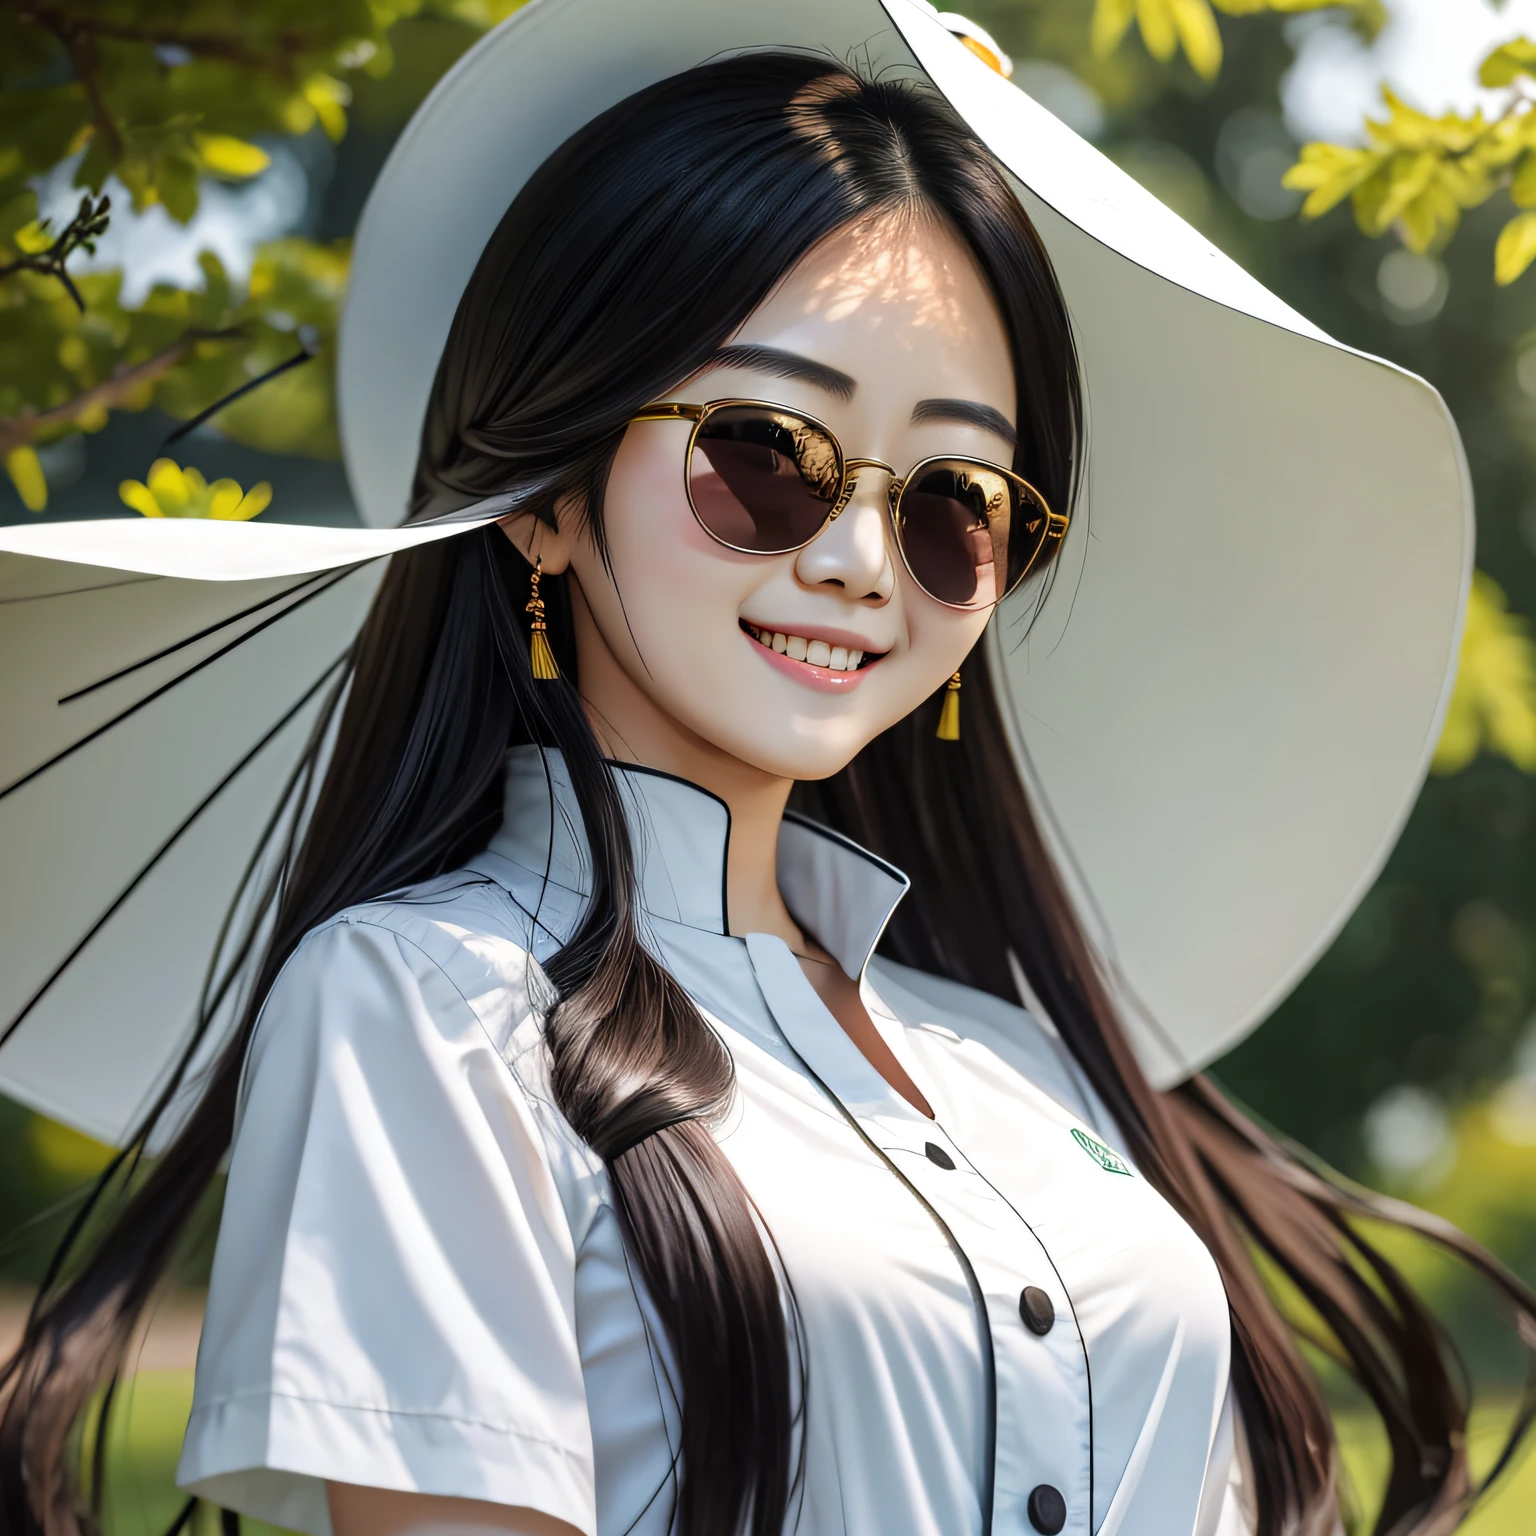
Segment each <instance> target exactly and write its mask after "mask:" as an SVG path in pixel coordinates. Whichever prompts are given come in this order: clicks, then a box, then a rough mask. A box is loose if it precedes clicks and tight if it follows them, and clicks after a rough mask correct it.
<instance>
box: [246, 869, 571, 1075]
mask: <svg viewBox="0 0 1536 1536" xmlns="http://www.w3.org/2000/svg"><path fill="white" fill-rule="evenodd" d="M530 938H531V934H530V931H529V925H528V923H527V922H526V920H525V919H524V915H523V914H522V912H521V910H520V909H519V908H518V907H517V906H516V904H515V903H514V902H513V901H511V900H510V899H509V897H508V896H507V893H506V892H505V891H504V890H503V889H502V888H501V887H499V886H497V885H495V884H494V882H492V881H489V880H487V879H486V878H484V877H483V876H480V875H477V874H474V873H472V872H458V873H455V874H452V875H445V876H442V877H441V878H439V879H436V880H431V881H426V882H423V883H422V884H420V885H416V886H412V887H410V888H408V889H406V890H403V891H398V892H393V893H391V894H390V895H389V896H387V897H384V898H382V899H379V900H376V901H369V902H363V903H359V904H357V905H355V906H351V907H347V908H345V909H344V910H342V911H341V912H338V913H336V914H335V915H334V916H332V917H330V918H328V919H327V920H326V921H325V922H323V923H320V924H318V925H316V926H315V927H314V928H312V929H311V930H310V931H309V932H308V933H307V934H305V935H304V937H303V938H302V939H301V940H300V941H299V943H298V944H297V945H296V946H295V948H294V950H293V953H292V954H290V955H289V956H288V958H287V960H286V961H285V962H284V964H283V967H282V969H281V970H280V971H279V973H278V975H277V978H276V979H275V981H274V982H273V984H272V987H271V989H270V991H269V992H268V994H267V997H266V999H265V1000H264V1002H263V1005H262V1010H261V1017H260V1020H259V1022H258V1025H257V1029H256V1033H255V1036H254V1038H253V1040H252V1044H251V1050H250V1059H249V1061H248V1064H247V1071H248V1073H249V1071H250V1070H251V1068H252V1067H253V1066H254V1065H255V1064H256V1063H257V1062H258V1061H259V1060H260V1058H261V1056H262V1055H263V1054H264V1053H265V1052H266V1051H268V1050H269V1049H271V1048H272V1047H273V1044H274V1042H275V1040H276V1039H277V1038H278V1037H283V1038H284V1039H285V1040H286V1041H287V1042H288V1043H289V1044H290V1045H291V1044H292V1043H293V1042H294V1038H295V1037H296V1036H297V1037H304V1038H309V1039H311V1040H313V1039H315V1038H318V1037H319V1036H322V1035H327V1036H335V1035H342V1036H346V1037H355V1039H356V1042H357V1046H358V1048H359V1049H361V1050H364V1051H367V1052H374V1051H378V1050H386V1049H387V1050H396V1049H399V1048H400V1046H401V1045H402V1044H403V1043H404V1042H405V1041H407V1040H414V1041H415V1042H416V1044H417V1045H418V1046H420V1045H422V1044H424V1043H426V1041H427V1040H428V1039H429V1038H430V1039H431V1040H433V1041H434V1042H441V1043H443V1044H453V1043H460V1044H462V1043H465V1042H466V1040H467V1039H468V1038H474V1039H475V1041H476V1043H478V1044H483V1045H487V1046H489V1047H490V1048H491V1049H492V1050H493V1051H494V1052H495V1053H496V1054H497V1055H499V1056H501V1057H502V1058H503V1060H505V1061H507V1062H508V1063H509V1064H510V1063H511V1062H512V1061H513V1060H514V1059H515V1058H516V1057H518V1056H520V1055H523V1054H525V1053H526V1052H527V1050H528V1049H529V1047H530V1046H531V1045H532V1044H535V1043H536V1042H537V1041H538V1040H539V1039H540V1038H541V1030H540V1020H541V1019H542V1016H543V1013H544V1012H545V1011H546V1010H547V1008H548V1007H549V1004H550V1003H551V1002H552V1001H553V988H552V987H551V985H550V983H549V981H548V980H547V978H546V977H545V976H544V974H543V971H542V970H541V969H540V967H539V964H538V962H537V960H536V959H535V958H534V956H533V954H532V952H531V950H530Z"/></svg>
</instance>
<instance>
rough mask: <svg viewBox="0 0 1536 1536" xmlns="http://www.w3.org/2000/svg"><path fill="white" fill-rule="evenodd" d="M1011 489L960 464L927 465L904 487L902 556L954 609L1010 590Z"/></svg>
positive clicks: (982, 470)
mask: <svg viewBox="0 0 1536 1536" xmlns="http://www.w3.org/2000/svg"><path fill="white" fill-rule="evenodd" d="M1013 502H1014V490H1013V486H1012V485H1011V484H1010V482H1009V481H1008V480H1007V479H1005V478H1004V477H1003V476H1002V475H1000V474H998V473H997V471H996V470H994V469H989V468H988V467H987V466H985V465H982V464H973V463H970V462H968V461H966V460H964V459H944V460H938V461H936V462H934V463H931V464H928V465H927V466H925V467H924V468H923V469H922V470H921V471H920V472H919V473H918V474H917V475H915V476H914V477H913V478H912V479H911V480H909V481H908V482H907V484H906V485H905V486H904V487H903V489H902V493H901V503H900V509H899V511H900V526H901V545H902V552H903V553H904V554H905V556H906V558H907V565H908V567H909V568H910V569H911V572H912V575H913V577H914V578H915V579H916V581H917V582H918V583H919V585H920V586H921V587H922V588H923V590H924V591H925V592H927V593H928V594H929V595H930V596H931V597H936V598H938V600H939V601H940V602H941V603H952V604H955V605H956V606H957V607H966V608H973V607H983V606H986V605H987V604H990V603H995V602H996V601H997V600H998V599H999V598H1000V597H1001V596H1002V595H1003V593H1004V591H1006V590H1007V581H1008V577H1007V572H1008V535H1009V530H1010V527H1011V522H1012V510H1013Z"/></svg>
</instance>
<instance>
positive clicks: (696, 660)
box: [508, 217, 1014, 779]
mask: <svg viewBox="0 0 1536 1536" xmlns="http://www.w3.org/2000/svg"><path fill="white" fill-rule="evenodd" d="M728 397H735V398H744V399H751V400H763V401H771V402H773V403H775V404H781V405H784V406H787V407H790V408H793V409H795V410H799V411H803V412H806V413H808V414H809V415H811V416H814V417H817V418H819V419H820V420H821V421H822V422H824V423H825V424H826V425H827V426H829V427H830V428H831V429H832V431H833V432H834V433H835V434H836V436H837V438H838V440H839V441H840V442H841V443H842V445H843V451H844V453H845V454H846V455H847V456H848V457H850V458H861V459H879V460H883V461H884V462H885V463H888V464H891V465H894V466H895V467H896V471H897V473H898V474H905V473H906V471H907V470H908V469H909V468H911V467H912V466H913V465H914V464H916V463H917V462H918V460H920V459H923V458H927V457H929V456H931V455H938V454H963V455H968V456H971V457H977V458H983V459H989V460H991V461H993V462H995V463H1001V464H1005V465H1006V464H1011V463H1012V461H1013V442H1012V425H1013V415H1014V381H1013V369H1012V364H1011V362H1010V360H1009V353H1008V346H1007V342H1006V340H1005V336H1004V331H1003V326H1002V322H1001V320H1000V318H999V315H998V312H997V307H996V304H995V303H994V302H993V299H992V297H991V294H990V293H989V291H988V289H987V286H986V284H985V282H984V280H983V279H982V277H981V274H980V273H979V271H978V270H977V268H976V265H975V262H974V260H973V258H972V257H971V255H970V253H969V252H968V251H967V249H966V248H965V246H964V245H963V244H962V243H961V242H960V241H959V240H958V239H957V238H956V237H955V236H954V235H953V234H951V233H950V232H949V231H948V229H946V228H945V227H944V226H942V225H941V224H939V223H938V222H937V221H934V220H931V219H926V218H917V219H913V218H897V217H889V218H886V219H883V220H881V221H879V222H877V223H873V224H866V225H864V226H862V227H853V228H850V229H847V230H844V231H842V232H840V233H839V234H838V235H836V236H834V237H832V238H831V239H829V240H828V241H826V242H825V243H824V244H822V245H821V246H819V247H818V248H817V249H815V250H814V251H812V252H811V253H810V254H809V255H807V256H806V257H805V258H804V260H803V261H802V262H801V263H800V264H799V266H797V267H796V268H795V269H794V270H793V271H792V272H791V273H790V274H789V276H788V278H787V279H786V280H785V281H784V283H783V284H782V285H781V286H780V287H779V289H778V290H777V291H776V292H775V293H774V294H773V295H772V296H771V297H770V298H768V299H767V300H766V301H765V302H764V303H763V304H762V306H761V307H760V308H759V309H757V310H756V311H755V312H754V313H753V314H752V315H751V316H750V317H749V318H748V319H747V321H746V322H745V324H743V325H742V327H741V329H740V331H739V332H738V333H737V335H736V336H735V337H734V338H733V339H732V342H731V345H730V346H729V347H728V348H727V349H726V350H725V352H724V353H723V354H722V355H721V357H720V358H719V360H718V361H717V362H716V363H714V364H712V365H711V366H709V367H707V368H706V369H705V370H703V371H702V372H701V373H699V374H697V375H695V376H694V377H693V378H692V379H689V380H687V381H686V382H684V383H680V384H679V385H678V386H677V388H676V389H675V390H673V391H671V393H670V394H669V395H668V396H667V397H666V398H667V399H669V400H676V401H683V402H687V403H690V404H704V403H706V402H708V401H711V400H719V399H723V398H728ZM689 432H690V424H689V423H688V422H686V421H649V422H640V423H635V424H633V425H631V426H630V428H629V430H628V431H627V432H626V434H625V436H624V440H623V442H622V444H621V445H620V447H619V450H618V454H617V456H616V458H615V460H614V464H613V470H612V474H611V475H610V477H609V481H608V490H607V496H606V500H605V506H604V516H603V522H604V527H605V531H606V535H607V542H608V550H609V564H608V567H607V568H605V566H604V562H603V560H602V558H601V557H600V556H599V554H598V553H597V551H596V549H595V548H594V546H593V544H592V542H591V541H590V539H588V538H587V537H585V536H584V535H582V534H581V533H580V532H579V531H578V525H579V524H580V522H581V519H579V518H575V517H571V516H566V517H564V518H563V519H562V527H561V531H560V532H559V533H558V534H555V535H553V536H551V534H550V531H549V530H548V529H544V528H541V527H538V526H536V525H534V524H533V522H532V520H531V519H523V520H522V521H521V522H519V523H517V524H514V525H512V526H511V527H509V530H508V531H509V532H510V533H511V534H512V536H513V538H514V539H515V541H516V542H517V543H518V544H519V546H520V547H522V548H523V549H524V550H525V552H529V553H537V554H539V555H540V556H541V558H542V560H543V565H544V570H545V571H546V572H548V573H551V574H553V573H558V572H560V571H561V570H568V573H569V574H568V576H567V579H568V580H570V581H572V583H573V588H574V590H573V593H572V596H573V599H574V607H575V616H576V635H577V659H578V665H579V669H580V675H581V689H582V694H583V696H584V697H585V699H586V701H587V705H588V709H589V711H590V713H591V715H592V717H593V721H594V725H595V726H596V727H597V729H598V731H599V733H600V735H601V736H602V737H603V738H604V741H605V745H606V747H607V748H608V750H609V751H611V752H612V753H613V754H614V755H616V756H619V757H626V758H629V757H632V758H638V759H639V760H641V761H644V762H648V763H650V764H652V765H654V766H658V767H667V768H671V769H673V771H678V772H683V773H689V771H690V768H691V767H694V765H695V762H696V759H697V757H698V755H699V754H700V753H705V754H709V753H724V754H727V755H728V756H729V757H731V758H734V759H736V760H738V761H739V762H741V763H744V764H746V765H749V766H750V767H753V768H756V769H758V770H761V771H763V772H765V773H769V774H772V775H774V776H777V777H782V778H790V779H820V778H824V777H826V776H827V775H829V774H832V773H835V772H837V771H838V770H839V769H840V768H842V767H843V766H844V765H845V764H847V763H848V762H849V761H850V760H851V759H852V758H853V757H854V755H855V754H856V753H857V752H858V751H859V750H860V749H861V748H862V747H863V746H864V745H865V744H866V743H867V742H869V741H870V740H871V739H872V738H873V737H875V736H877V735H878V734H879V733H880V732H881V731H883V730H885V729H886V728H887V727H889V726H890V725H892V724H894V723H895V722H896V721H898V720H900V719H901V718H902V717H903V716H905V715H907V714H909V713H910V712H911V711H912V710H913V709H914V708H916V707H917V706H918V705H919V704H920V703H922V701H923V700H925V699H927V698H928V697H930V696H931V695H932V694H933V693H934V692H935V691H936V690H937V689H939V688H941V687H942V686H943V685H944V683H945V681H946V680H947V679H948V677H949V676H950V674H951V673H952V672H954V671H955V669H956V668H957V667H958V666H959V665H960V662H961V660H962V659H963V658H964V657H965V655H966V653H967V652H968V651H969V650H970V649H971V647H972V646H973V645H975V643H976V641H977V640H978V639H979V638H980V636H981V632H982V630H983V629H984V628H985V627H986V623H987V619H988V617H989V614H990V610H981V611H966V610H960V609H956V608H951V607H947V606H945V605H944V604H942V603H940V602H937V601H936V600H935V599H934V598H932V597H930V596H928V594H927V593H926V592H924V591H923V590H922V588H920V587H919V586H918V585H917V584H916V583H915V582H914V581H913V579H912V577H911V576H910V575H909V574H908V572H907V570H906V567H905V566H904V564H903V563H902V558H901V555H900V553H899V551H898V549H897V548H896V545H895V543H894V537H893V533H892V528H891V520H890V514H889V511H888V505H887V487H888V485H889V483H890V477H889V476H888V475H887V474H886V473H885V472H884V471H883V470H863V471H861V472H860V473H859V476H858V486H857V490H856V492H855V493H854V495H853V498H852V500H851V501H850V502H849V503H848V505H847V507H846V509H845V510H844V511H843V512H842V514H841V515H840V516H838V517H837V518H836V519H834V520H833V521H832V522H830V523H828V524H827V526H826V527H825V528H824V529H823V530H822V532H821V533H820V534H819V535H818V536H817V537H816V538H815V539H814V540H813V541H812V542H811V543H810V544H808V545H806V546H805V547H804V548H803V549H800V550H797V551H793V552H791V553H788V554H781V555H754V554H740V553H737V552H735V551H733V550H731V549H727V548H725V547H724V546H722V545H721V544H720V543H718V542H716V541H715V540H714V539H713V538H711V537H710V536H709V534H707V533H706V532H705V531H704V529H703V528H702V527H700V526H699V523H698V521H697V520H696V519H695V517H694V515H693V512H692V510H691V508H690V506H689V501H688V496H687V492H686V489H685V483H684V472H685V454H686V450H687V445H688V440H689ZM775 635H782V636H784V637H785V640H784V642H782V644H783V649H782V650H780V649H779V648H777V646H776V645H775V641H774V637H775ZM859 652H862V653H863V663H862V665H859V664H858V663H857V656H856V653H859ZM800 655H804V656H806V657H807V659H806V660H797V659H795V658H796V657H797V656H800ZM817 662H821V663H822V665H816V663H817ZM692 776H696V773H695V774H694V775H692Z"/></svg>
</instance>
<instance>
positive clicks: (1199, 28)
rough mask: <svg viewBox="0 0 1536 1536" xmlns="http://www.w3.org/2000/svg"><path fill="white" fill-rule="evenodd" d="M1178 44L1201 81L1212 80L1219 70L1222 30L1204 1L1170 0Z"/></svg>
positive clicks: (1205, 0)
mask: <svg viewBox="0 0 1536 1536" xmlns="http://www.w3.org/2000/svg"><path fill="white" fill-rule="evenodd" d="M1169 4H1170V6H1171V7H1172V10H1173V24H1174V26H1175V28H1177V30H1178V34H1179V45H1180V46H1181V47H1182V48H1183V50H1184V57H1185V58H1186V59H1188V60H1189V62H1190V66H1191V68H1193V70H1194V71H1195V73H1196V74H1197V75H1199V76H1200V78H1201V79H1202V80H1214V79H1215V78H1216V76H1217V74H1218V73H1219V72H1220V70H1221V32H1220V30H1219V29H1218V27H1217V25H1216V18H1215V16H1214V15H1213V14H1212V13H1211V8H1210V5H1209V4H1208V3H1207V0H1169Z"/></svg>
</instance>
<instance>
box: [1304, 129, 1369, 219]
mask: <svg viewBox="0 0 1536 1536" xmlns="http://www.w3.org/2000/svg"><path fill="white" fill-rule="evenodd" d="M1381 165H1382V158H1381V156H1380V155H1378V154H1376V153H1375V151H1373V150H1369V149H1352V148H1349V147H1347V146H1345V145H1342V144H1304V145H1303V146H1302V149H1301V157H1300V159H1298V160H1297V162H1296V164H1295V165H1293V166H1292V167H1291V168H1290V169H1289V170H1288V171H1287V172H1286V173H1285V175H1284V176H1282V177H1281V178H1280V181H1281V185H1282V186H1286V187H1290V188H1291V189H1292V190H1293V191H1297V192H1306V193H1308V194H1309V196H1308V197H1307V199H1306V201H1305V202H1304V203H1303V204H1302V205H1301V216H1302V218H1304V219H1315V218H1319V217H1321V215H1323V214H1325V213H1327V212H1328V210H1329V209H1330V208H1332V207H1334V206H1335V205H1336V204H1338V203H1341V202H1343V200H1344V199H1345V198H1346V197H1348V196H1349V195H1350V193H1352V192H1353V191H1354V190H1355V189H1356V188H1357V187H1358V186H1360V184H1361V183H1362V182H1364V181H1365V180H1366V179H1367V178H1368V177H1370V176H1373V175H1374V174H1375V173H1376V172H1377V170H1378V169H1380V167H1381Z"/></svg>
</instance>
